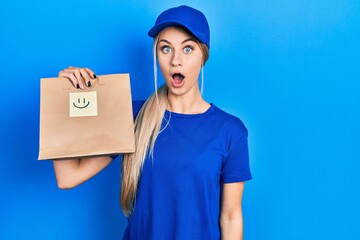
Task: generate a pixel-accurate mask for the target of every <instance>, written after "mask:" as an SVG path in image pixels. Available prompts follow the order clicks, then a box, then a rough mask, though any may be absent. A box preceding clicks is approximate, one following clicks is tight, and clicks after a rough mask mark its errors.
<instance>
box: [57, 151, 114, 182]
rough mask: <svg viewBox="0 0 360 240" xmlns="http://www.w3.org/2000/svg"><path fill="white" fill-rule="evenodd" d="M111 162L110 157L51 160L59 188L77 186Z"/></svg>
mask: <svg viewBox="0 0 360 240" xmlns="http://www.w3.org/2000/svg"><path fill="white" fill-rule="evenodd" d="M110 162H111V157H104V156H102V157H89V158H81V159H66V160H53V165H54V170H55V176H56V182H57V185H58V187H59V188H60V189H69V188H73V187H76V186H78V185H79V184H81V183H83V182H85V181H86V180H88V179H89V178H91V177H93V176H95V175H96V174H97V173H98V172H100V171H101V170H102V169H104V168H105V167H106V166H107V165H109V163H110Z"/></svg>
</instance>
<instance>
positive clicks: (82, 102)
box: [73, 98, 90, 109]
mask: <svg viewBox="0 0 360 240" xmlns="http://www.w3.org/2000/svg"><path fill="white" fill-rule="evenodd" d="M89 104H90V101H89V100H86V98H82V99H81V98H78V99H77V103H75V102H73V105H74V107H76V108H79V109H83V108H86V107H87V106H89Z"/></svg>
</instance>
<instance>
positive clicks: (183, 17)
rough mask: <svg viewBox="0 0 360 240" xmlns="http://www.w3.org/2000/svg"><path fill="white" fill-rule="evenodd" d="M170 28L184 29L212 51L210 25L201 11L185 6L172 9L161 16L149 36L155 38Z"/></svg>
mask: <svg viewBox="0 0 360 240" xmlns="http://www.w3.org/2000/svg"><path fill="white" fill-rule="evenodd" d="M170 26H180V27H184V28H185V29H187V30H188V31H189V32H190V33H192V34H193V35H194V36H195V37H196V38H197V39H198V40H199V41H200V42H202V43H205V44H206V45H207V46H208V48H209V49H210V29H209V24H208V22H207V20H206V17H205V15H204V14H203V13H202V12H200V11H199V10H196V9H194V8H191V7H188V6H185V5H183V6H179V7H174V8H170V9H168V10H166V11H164V12H162V13H161V14H160V15H159V17H158V18H157V19H156V22H155V25H154V26H153V27H152V28H151V29H150V30H149V32H148V35H149V36H150V37H153V38H154V37H156V35H157V34H158V33H159V32H161V31H162V30H163V29H165V28H167V27H170Z"/></svg>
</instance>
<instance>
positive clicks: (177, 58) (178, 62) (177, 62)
mask: <svg viewBox="0 0 360 240" xmlns="http://www.w3.org/2000/svg"><path fill="white" fill-rule="evenodd" d="M171 66H172V67H180V66H182V59H181V55H180V54H179V53H178V52H177V51H174V54H173V57H172V59H171Z"/></svg>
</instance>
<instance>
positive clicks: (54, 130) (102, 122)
mask: <svg viewBox="0 0 360 240" xmlns="http://www.w3.org/2000/svg"><path fill="white" fill-rule="evenodd" d="M91 84H92V86H91V87H90V88H88V87H85V89H84V90H81V89H76V88H75V87H74V86H73V85H72V83H71V82H70V81H69V80H68V79H66V78H42V79H41V91H40V92H41V93H40V95H41V96H40V150H39V160H44V159H60V158H73V157H80V156H96V155H110V154H118V153H129V152H134V150H135V141H134V122H133V114H132V105H131V92H130V80H129V75H128V74H111V75H102V76H98V77H97V78H96V79H95V80H92V81H91Z"/></svg>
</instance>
